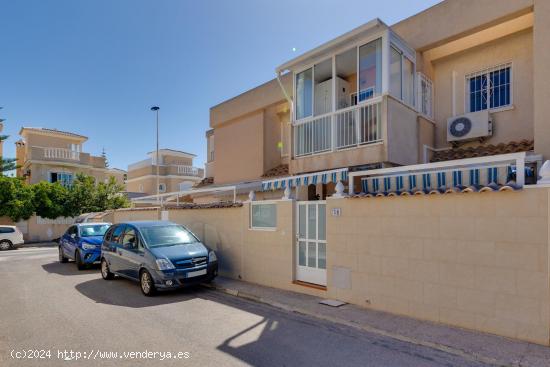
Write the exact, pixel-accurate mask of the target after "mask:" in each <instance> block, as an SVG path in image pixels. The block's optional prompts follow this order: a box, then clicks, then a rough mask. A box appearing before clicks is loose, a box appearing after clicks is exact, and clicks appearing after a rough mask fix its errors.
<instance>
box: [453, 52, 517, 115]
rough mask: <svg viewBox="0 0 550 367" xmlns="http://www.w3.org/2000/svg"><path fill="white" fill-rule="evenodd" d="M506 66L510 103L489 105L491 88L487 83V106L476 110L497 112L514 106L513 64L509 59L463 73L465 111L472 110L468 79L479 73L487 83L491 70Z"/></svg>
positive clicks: (501, 68)
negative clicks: (508, 71) (507, 69)
mask: <svg viewBox="0 0 550 367" xmlns="http://www.w3.org/2000/svg"><path fill="white" fill-rule="evenodd" d="M506 68H510V81H509V85H510V103H509V104H507V105H502V106H498V107H491V106H490V103H491V92H492V88H491V87H490V86H489V85H487V108H486V109H482V110H478V111H485V110H488V111H489V112H498V111H505V110H509V109H511V108H513V107H514V65H513V63H512V62H511V61H509V62H503V63H500V64H497V65H494V66H490V67H487V68H484V69H481V70H478V71H473V72H469V73H466V74H465V75H464V112H465V113H470V112H472V110H471V108H470V83H469V80H470V79H471V78H473V77H478V76H480V75H485V77H486V78H487V83H490V73H491V72H492V71H497V70H503V69H506ZM478 111H476V112H478Z"/></svg>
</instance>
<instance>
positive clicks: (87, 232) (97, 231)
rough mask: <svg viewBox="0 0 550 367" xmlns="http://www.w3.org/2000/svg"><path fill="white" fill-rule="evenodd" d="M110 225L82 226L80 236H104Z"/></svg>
mask: <svg viewBox="0 0 550 367" xmlns="http://www.w3.org/2000/svg"><path fill="white" fill-rule="evenodd" d="M109 227H110V225H108V224H93V225H87V226H80V237H94V236H103V235H104V234H105V232H107V230H108V229H109Z"/></svg>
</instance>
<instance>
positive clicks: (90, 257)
mask: <svg viewBox="0 0 550 367" xmlns="http://www.w3.org/2000/svg"><path fill="white" fill-rule="evenodd" d="M110 226H111V223H79V224H74V225H72V226H70V227H69V228H68V229H67V231H66V232H65V233H64V234H63V236H61V238H60V239H59V262H62V263H66V262H67V261H68V260H69V259H72V260H74V262H75V263H76V267H77V268H78V270H82V269H84V268H85V267H86V266H87V265H90V264H93V263H98V262H99V261H100V260H101V243H102V242H103V236H104V235H105V232H107V230H108V229H109V227H110Z"/></svg>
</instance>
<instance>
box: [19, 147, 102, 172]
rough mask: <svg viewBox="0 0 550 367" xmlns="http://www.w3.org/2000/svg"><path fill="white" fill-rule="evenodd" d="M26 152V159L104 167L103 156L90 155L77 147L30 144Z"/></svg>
mask: <svg viewBox="0 0 550 367" xmlns="http://www.w3.org/2000/svg"><path fill="white" fill-rule="evenodd" d="M28 153H29V154H28V155H27V157H26V159H27V160H36V161H46V162H52V163H59V162H63V163H73V164H78V165H83V166H90V167H94V168H105V158H103V157H99V156H92V155H90V154H89V153H84V152H81V151H79V150H77V149H68V148H57V147H38V146H31V147H29V152H28Z"/></svg>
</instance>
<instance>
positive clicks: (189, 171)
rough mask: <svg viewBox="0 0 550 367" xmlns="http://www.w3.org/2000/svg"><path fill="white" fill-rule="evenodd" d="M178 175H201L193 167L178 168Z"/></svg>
mask: <svg viewBox="0 0 550 367" xmlns="http://www.w3.org/2000/svg"><path fill="white" fill-rule="evenodd" d="M177 167H178V174H184V175H189V176H197V175H198V174H199V169H198V168H197V167H192V166H177Z"/></svg>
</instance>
